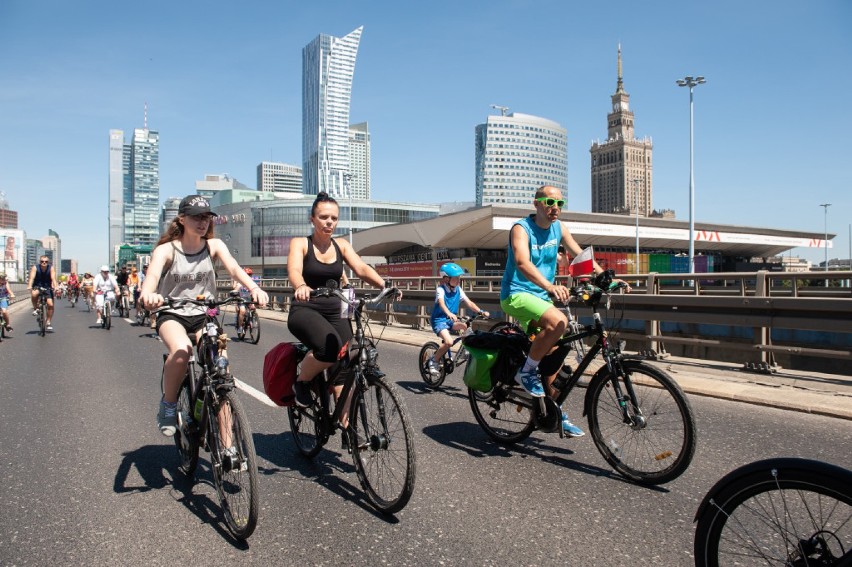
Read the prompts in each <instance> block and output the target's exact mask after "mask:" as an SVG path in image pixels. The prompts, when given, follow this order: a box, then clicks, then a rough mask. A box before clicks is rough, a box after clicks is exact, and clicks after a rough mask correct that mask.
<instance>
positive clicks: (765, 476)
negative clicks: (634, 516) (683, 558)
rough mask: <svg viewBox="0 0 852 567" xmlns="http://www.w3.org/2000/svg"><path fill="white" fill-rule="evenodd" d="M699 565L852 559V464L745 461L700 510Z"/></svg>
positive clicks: (819, 562)
mask: <svg viewBox="0 0 852 567" xmlns="http://www.w3.org/2000/svg"><path fill="white" fill-rule="evenodd" d="M695 520H696V522H697V525H696V528H695V547H694V551H695V565H696V566H699V567H705V566H706V567H718V566H720V565H733V564H736V565H802V566H805V565H846V566H847V567H848V566H849V565H852V471H849V470H846V469H843V468H840V467H837V466H834V465H830V464H828V463H823V462H820V461H812V460H808V459H796V458H779V459H768V460H765V461H759V462H756V463H751V464H748V465H745V466H743V467H740V468H738V469H736V470H734V471H732V472H731V473H729V474H728V475H726V476H725V477H724V478H722V479H721V480H720V481H719V482H717V483H716V485H715V486H714V487H713V488H712V489H710V492H709V493H708V494H707V496H706V497H705V499H704V502H702V503H701V506H700V507H699V509H698V512H697V513H696V518H695Z"/></svg>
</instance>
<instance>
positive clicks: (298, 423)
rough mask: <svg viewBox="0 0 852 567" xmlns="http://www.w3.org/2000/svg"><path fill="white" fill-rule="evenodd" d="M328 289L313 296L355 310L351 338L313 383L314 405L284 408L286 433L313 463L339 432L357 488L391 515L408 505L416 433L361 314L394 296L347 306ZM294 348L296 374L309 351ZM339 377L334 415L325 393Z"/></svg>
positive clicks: (299, 346)
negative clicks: (345, 418)
mask: <svg viewBox="0 0 852 567" xmlns="http://www.w3.org/2000/svg"><path fill="white" fill-rule="evenodd" d="M332 284H334V285H332ZM327 285H328V287H325V288H318V289H316V290H314V291H312V292H311V296H314V297H338V298H340V299H341V301H346V302H347V303H349V304H350V305H351V306H352V307H353V308H354V309H353V319H354V321H355V333H354V336H353V338H352V341H350V344H349V349H348V350H349V356H348V358H344V359H342V360H338V362H337V363H336V364H335V365H334V366H332V367H331V368H328V369H326V370H324V371H323V372H321V373H320V374H319V375H318V376H317V377H316V378H314V379H313V380H311V382H310V385H311V390H310V391H311V397H312V398H313V403H312V404H311V405H310V406H308V407H306V408H302V407H299V406H297V405H295V404H293V405H291V406H289V407H288V408H287V416H288V419H289V421H290V431H291V432H292V435H293V439H294V441H295V443H296V448H297V449H298V450H299V452H300V453H301V454H302V455H303V456H305V457H307V458H313V457H314V456H316V455H317V454H318V453H319V452H320V450H321V449H322V447H323V446H324V445H325V444H326V443H327V442H328V440H329V438H330V437H331V436H333V435H335V433H336V432H337V430H338V429H342V435H343V442H344V445H345V447H346V448H347V450H348V451H349V452H350V453H351V454H352V460H353V461H354V463H355V472H356V474H357V475H358V481H359V482H360V484H361V487H362V488H363V489H364V491H365V493H366V494H367V497H368V498H369V500H370V502H372V503H373V505H374V506H375V507H376V508H377V509H378V510H379V511H380V512H382V513H384V514H393V513H396V512H398V511H400V510H402V509H403V508H404V507H405V505H406V504H408V501H409V499H410V498H411V495H412V494H413V492H414V480H415V475H416V468H417V464H416V458H415V453H414V432H413V429H412V427H411V423H410V419H409V417H408V409H407V408H406V406H405V403H404V402H403V400H402V396H400V394H399V392H398V390H397V389H396V386H395V385H394V384H392V383H391V382H390V381H388V380H387V378H386V377H385V374H384V373H382V371H381V370H380V369H379V366H378V363H377V362H376V361H377V358H378V350H377V349H376V345H375V343H374V342H373V340H372V339H371V338H369V337H367V336H366V334H365V331H364V326H365V323H364V319H365V317H366V316H365V315H364V314H363V309H364V307H365V306H367V305H370V306H375V305H378V304H380V303H381V302H383V301H384V300H385V299H386V298H387V297H388V296H389V295H393V296H395V295H396V294H397V293H398V290H397V289H396V288H385V289H384V290H382V291H381V292H380V293H379V294H378V295H377V296H376V297H374V298H371V297H369V296H367V295H364V296H361V297H357V296H356V297H355V299H354V300H352V301H350V300H349V299H347V298H346V296H345V295H344V294H343V293H341V292H340V290H339V289H337V288H336V285H337V282H335V281H333V280H331V281H329V282H328V284H327ZM294 345H295V347H296V349H297V352H298V367H299V369H300V368H301V361H302V359H304V357H305V355H306V354H307V353H308V348H307V347H306V346H305V345H303V344H302V343H294ZM297 373H298V370H297ZM297 375H298V374H297ZM338 375H342V376H344V377H345V381H344V384H343V391H342V393H341V394H340V397H339V398H338V402H337V403H335V404H334V408H333V410H332V407H331V396H330V393H329V391H330V389H331V388H332V385H333V383H334V379H335V378H336V377H337V376H338ZM350 393H352V397H351V401H350V402H349V424H348V426H347V427H346V428H345V429H344V428H343V427H342V426H341V425H339V419H340V416H341V415H342V414H343V409H344V407H345V405H346V403H345V400H348V399H349V395H350Z"/></svg>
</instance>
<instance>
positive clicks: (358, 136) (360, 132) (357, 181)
mask: <svg viewBox="0 0 852 567" xmlns="http://www.w3.org/2000/svg"><path fill="white" fill-rule="evenodd" d="M349 173H350V177H349V178H348V181H349V191H351V194H352V198H353V199H369V198H370V129H369V128H368V127H367V123H366V122H361V123H360V124H353V125H352V126H350V127H349Z"/></svg>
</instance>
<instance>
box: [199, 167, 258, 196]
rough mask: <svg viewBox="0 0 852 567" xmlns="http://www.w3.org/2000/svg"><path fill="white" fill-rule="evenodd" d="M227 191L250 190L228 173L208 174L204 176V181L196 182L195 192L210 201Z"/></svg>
mask: <svg viewBox="0 0 852 567" xmlns="http://www.w3.org/2000/svg"><path fill="white" fill-rule="evenodd" d="M226 189H243V190H245V189H250V188H249V187H248V186H246V185H244V184H242V183H240V182H239V181H237V180H236V179H235V178H233V177H231V176H230V175H228V174H227V173H214V174H207V175H205V176H204V179H199V180H197V181H196V182H195V192H196V193H197V194H199V195H201V196H203V197H207V198H208V199H210V198H211V197H213V196H214V195H216V194H217V193H218V192H220V191H224V190H226Z"/></svg>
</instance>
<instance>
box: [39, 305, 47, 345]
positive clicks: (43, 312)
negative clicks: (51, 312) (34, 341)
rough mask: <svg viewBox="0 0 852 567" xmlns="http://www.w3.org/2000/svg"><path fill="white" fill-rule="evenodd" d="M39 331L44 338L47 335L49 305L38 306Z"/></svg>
mask: <svg viewBox="0 0 852 567" xmlns="http://www.w3.org/2000/svg"><path fill="white" fill-rule="evenodd" d="M38 330H39V334H40V335H41V336H42V337H43V336H44V335H45V334H46V333H47V303H41V304H40V305H39V306H38Z"/></svg>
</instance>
